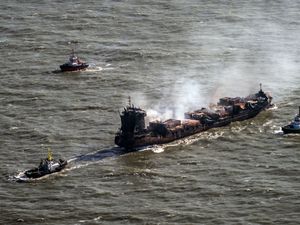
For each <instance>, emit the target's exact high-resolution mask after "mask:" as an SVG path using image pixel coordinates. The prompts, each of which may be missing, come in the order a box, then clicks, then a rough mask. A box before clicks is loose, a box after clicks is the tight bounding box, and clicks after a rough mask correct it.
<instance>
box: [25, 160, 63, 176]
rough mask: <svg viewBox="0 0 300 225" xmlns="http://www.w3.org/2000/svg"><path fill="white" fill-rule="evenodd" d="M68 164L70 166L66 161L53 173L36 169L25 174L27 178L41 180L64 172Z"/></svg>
mask: <svg viewBox="0 0 300 225" xmlns="http://www.w3.org/2000/svg"><path fill="white" fill-rule="evenodd" d="M67 164H68V162H67V161H66V160H65V161H63V162H62V163H60V165H59V166H58V167H57V168H55V169H54V170H53V171H41V170H39V169H38V168H34V169H31V170H27V171H25V173H24V174H25V176H26V177H27V178H31V179H36V178H40V177H43V176H45V175H48V174H52V173H57V172H59V171H61V170H63V169H64V168H65V167H66V165H67Z"/></svg>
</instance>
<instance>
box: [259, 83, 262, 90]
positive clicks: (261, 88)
mask: <svg viewBox="0 0 300 225" xmlns="http://www.w3.org/2000/svg"><path fill="white" fill-rule="evenodd" d="M261 86H262V84H261V83H260V84H259V88H260V91H262V88H261Z"/></svg>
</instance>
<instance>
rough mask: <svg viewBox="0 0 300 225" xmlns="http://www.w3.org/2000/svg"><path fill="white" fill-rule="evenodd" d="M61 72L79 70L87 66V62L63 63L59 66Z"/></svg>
mask: <svg viewBox="0 0 300 225" xmlns="http://www.w3.org/2000/svg"><path fill="white" fill-rule="evenodd" d="M59 67H60V69H61V71H62V72H71V71H79V70H84V69H86V68H88V67H89V64H86V63H83V64H80V65H69V64H63V65H60V66H59Z"/></svg>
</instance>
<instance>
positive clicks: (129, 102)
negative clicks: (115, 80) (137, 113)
mask: <svg viewBox="0 0 300 225" xmlns="http://www.w3.org/2000/svg"><path fill="white" fill-rule="evenodd" d="M128 105H129V107H131V97H130V96H128Z"/></svg>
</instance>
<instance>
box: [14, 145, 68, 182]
mask: <svg viewBox="0 0 300 225" xmlns="http://www.w3.org/2000/svg"><path fill="white" fill-rule="evenodd" d="M67 164H68V162H67V160H63V159H59V160H58V161H55V160H54V159H53V158H52V152H51V151H50V150H48V157H47V158H45V159H41V162H40V164H39V166H38V167H36V168H33V169H30V170H26V171H25V172H22V173H20V174H19V175H18V176H16V177H15V178H16V179H17V180H19V181H26V180H28V179H36V178H40V177H43V176H45V175H48V174H52V173H57V172H59V171H61V170H62V169H64V168H65V167H66V165H67Z"/></svg>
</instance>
